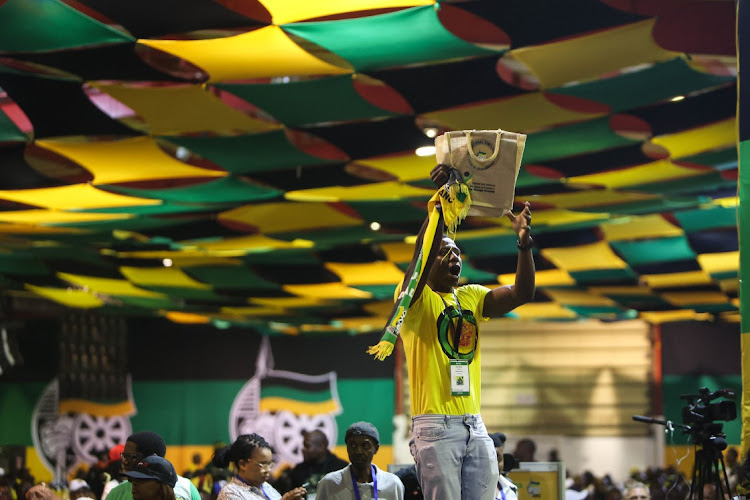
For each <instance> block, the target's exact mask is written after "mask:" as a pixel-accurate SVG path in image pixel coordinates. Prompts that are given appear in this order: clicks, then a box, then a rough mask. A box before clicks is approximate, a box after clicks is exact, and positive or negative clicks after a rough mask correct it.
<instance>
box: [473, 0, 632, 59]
mask: <svg viewBox="0 0 750 500" xmlns="http://www.w3.org/2000/svg"><path fill="white" fill-rule="evenodd" d="M459 5H460V7H461V9H464V10H467V11H469V12H472V13H474V14H475V15H476V16H477V17H481V18H482V19H486V20H488V21H490V22H492V23H493V24H496V25H497V26H499V27H500V28H502V30H503V31H505V32H506V33H508V35H509V36H510V40H511V45H512V46H513V47H514V48H517V47H524V46H527V45H536V44H540V43H545V42H550V41H553V40H557V39H562V38H567V37H570V36H573V35H578V34H579V33H585V32H590V31H596V30H601V29H604V28H612V27H615V26H620V25H623V24H629V23H632V22H635V21H639V20H641V19H643V16H642V15H640V14H635V13H628V12H624V11H623V10H618V9H616V8H612V7H610V6H609V5H607V4H606V3H605V2H602V1H600V0H573V1H568V2H565V3H560V2H546V1H544V0H531V1H525V2H515V3H503V4H502V7H501V8H498V5H497V3H496V2H495V1H494V0H469V1H466V2H461V3H460V4H459ZM582 12H585V13H586V15H581V13H582Z"/></svg>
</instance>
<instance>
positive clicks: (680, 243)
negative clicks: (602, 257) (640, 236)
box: [609, 236, 696, 267]
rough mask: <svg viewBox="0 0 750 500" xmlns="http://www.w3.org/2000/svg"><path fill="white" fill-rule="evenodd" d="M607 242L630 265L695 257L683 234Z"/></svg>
mask: <svg viewBox="0 0 750 500" xmlns="http://www.w3.org/2000/svg"><path fill="white" fill-rule="evenodd" d="M609 244H610V246H611V247H612V248H613V249H614V250H615V251H616V252H617V254H618V255H620V256H621V257H622V258H623V259H625V262H627V263H628V264H629V265H630V266H631V267H634V266H641V265H643V264H651V263H655V262H673V261H677V260H686V259H695V257H696V254H695V252H693V250H692V249H691V248H690V245H688V241H687V239H686V238H685V237H684V236H676V237H672V238H654V239H645V240H640V241H632V240H631V241H611V242H609Z"/></svg>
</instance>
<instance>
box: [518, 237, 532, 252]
mask: <svg viewBox="0 0 750 500" xmlns="http://www.w3.org/2000/svg"><path fill="white" fill-rule="evenodd" d="M516 245H517V246H518V249H519V250H522V251H524V252H525V251H526V250H531V247H533V246H534V238H532V237H531V236H529V242H528V243H526V244H525V245H524V244H523V243H521V240H518V241H517V243H516Z"/></svg>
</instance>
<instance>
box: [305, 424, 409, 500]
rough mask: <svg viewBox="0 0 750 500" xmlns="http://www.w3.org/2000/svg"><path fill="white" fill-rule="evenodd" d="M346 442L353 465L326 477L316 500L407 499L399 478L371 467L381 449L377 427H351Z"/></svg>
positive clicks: (319, 488)
mask: <svg viewBox="0 0 750 500" xmlns="http://www.w3.org/2000/svg"><path fill="white" fill-rule="evenodd" d="M344 442H345V443H346V452H347V453H348V454H349V461H350V462H351V464H350V465H347V466H346V467H344V468H343V469H341V470H338V471H336V472H330V473H328V474H326V475H325V476H323V479H321V480H320V482H319V483H318V494H317V496H316V497H315V498H316V500H370V499H372V500H378V499H380V500H403V499H404V485H403V484H402V483H401V480H400V479H399V478H398V476H396V475H395V474H391V473H390V472H386V471H383V470H380V469H379V468H378V467H377V466H376V465H375V464H373V463H372V459H373V457H374V456H375V454H376V453H377V452H378V449H379V448H380V434H379V433H378V429H377V428H375V426H374V425H372V424H371V423H369V422H357V423H354V424H352V425H350V426H349V429H347V431H346V435H345V436H344Z"/></svg>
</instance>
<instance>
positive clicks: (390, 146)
mask: <svg viewBox="0 0 750 500" xmlns="http://www.w3.org/2000/svg"><path fill="white" fill-rule="evenodd" d="M495 128H497V127H495ZM302 130H304V131H306V132H309V133H311V134H313V135H316V136H318V137H322V138H323V139H325V140H326V141H328V142H330V143H332V144H334V145H335V146H337V147H338V148H340V149H341V150H343V151H344V152H345V153H346V154H347V155H348V156H349V157H350V158H352V159H357V158H368V157H371V156H381V155H385V154H388V153H396V152H402V151H405V150H412V151H415V150H416V149H417V148H418V147H420V146H431V145H434V141H433V140H432V139H429V138H428V137H427V136H426V135H425V134H424V132H423V131H422V130H421V129H420V128H418V127H417V125H416V124H415V123H414V118H413V117H410V116H405V117H396V118H390V119H387V120H379V121H370V122H358V123H348V124H340V125H331V126H310V127H304V128H302ZM373 137H377V140H373Z"/></svg>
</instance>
